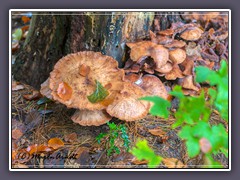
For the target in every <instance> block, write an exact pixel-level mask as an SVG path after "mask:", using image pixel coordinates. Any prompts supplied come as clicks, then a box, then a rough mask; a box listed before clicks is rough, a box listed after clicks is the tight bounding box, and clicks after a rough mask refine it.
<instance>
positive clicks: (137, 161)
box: [132, 157, 148, 165]
mask: <svg viewBox="0 0 240 180" xmlns="http://www.w3.org/2000/svg"><path fill="white" fill-rule="evenodd" d="M132 163H133V164H135V165H143V164H147V163H148V161H147V160H138V159H137V158H136V157H134V158H133V159H132Z"/></svg>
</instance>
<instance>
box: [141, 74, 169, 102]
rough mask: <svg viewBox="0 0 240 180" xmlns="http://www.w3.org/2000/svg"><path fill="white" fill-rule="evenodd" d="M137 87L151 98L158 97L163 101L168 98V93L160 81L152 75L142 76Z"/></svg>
mask: <svg viewBox="0 0 240 180" xmlns="http://www.w3.org/2000/svg"><path fill="white" fill-rule="evenodd" d="M139 86H140V87H141V88H142V89H144V90H145V91H146V92H147V93H148V94H149V95H151V96H160V97H162V98H164V99H167V98H168V93H167V90H166V88H165V86H164V85H163V83H162V81H161V80H160V79H159V78H157V77H156V76H154V75H148V74H147V75H144V76H143V77H142V83H141V84H139Z"/></svg>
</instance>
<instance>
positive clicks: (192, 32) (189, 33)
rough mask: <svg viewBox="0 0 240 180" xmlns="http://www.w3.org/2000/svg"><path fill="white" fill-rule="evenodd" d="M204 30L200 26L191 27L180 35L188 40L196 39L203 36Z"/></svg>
mask: <svg viewBox="0 0 240 180" xmlns="http://www.w3.org/2000/svg"><path fill="white" fill-rule="evenodd" d="M202 33H203V31H202V30H201V29H200V28H198V27H194V28H189V29H187V30H186V31H184V32H183V33H182V34H181V35H180V37H181V38H183V39H185V40H187V41H196V40H198V39H199V38H200V37H201V36H202Z"/></svg>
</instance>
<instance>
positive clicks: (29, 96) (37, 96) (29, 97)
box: [23, 90, 42, 101]
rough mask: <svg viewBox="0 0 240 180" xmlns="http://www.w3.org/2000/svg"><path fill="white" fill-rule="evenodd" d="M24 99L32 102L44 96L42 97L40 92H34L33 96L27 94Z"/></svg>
mask: <svg viewBox="0 0 240 180" xmlns="http://www.w3.org/2000/svg"><path fill="white" fill-rule="evenodd" d="M23 97H24V99H26V100H29V101H31V100H34V99H38V98H40V97H42V96H41V93H40V92H39V91H36V90H34V91H33V92H32V94H25V95H23Z"/></svg>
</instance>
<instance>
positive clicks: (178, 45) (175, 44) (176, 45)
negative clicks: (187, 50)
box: [164, 40, 186, 48]
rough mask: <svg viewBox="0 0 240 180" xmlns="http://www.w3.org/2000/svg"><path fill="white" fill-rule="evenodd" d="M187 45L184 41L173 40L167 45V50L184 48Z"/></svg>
mask: <svg viewBox="0 0 240 180" xmlns="http://www.w3.org/2000/svg"><path fill="white" fill-rule="evenodd" d="M185 45H186V43H185V42H184V41H178V40H173V41H172V42H170V43H168V44H165V45H164V47H166V48H182V47H184V46H185Z"/></svg>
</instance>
